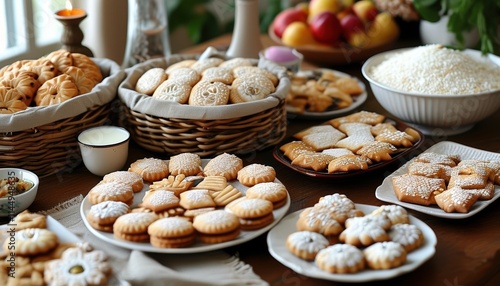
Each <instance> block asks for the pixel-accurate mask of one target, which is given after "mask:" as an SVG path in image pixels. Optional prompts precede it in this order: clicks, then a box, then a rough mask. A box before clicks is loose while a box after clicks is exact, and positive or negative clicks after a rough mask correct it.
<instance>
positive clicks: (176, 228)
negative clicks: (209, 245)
mask: <svg viewBox="0 0 500 286" xmlns="http://www.w3.org/2000/svg"><path fill="white" fill-rule="evenodd" d="M148 234H149V236H150V242H151V245H153V246H154V247H159V248H179V247H187V246H190V245H192V244H193V243H194V241H195V237H196V234H195V230H194V228H193V224H192V223H191V222H190V221H189V220H187V219H185V218H182V217H167V218H162V219H159V220H156V221H155V222H153V223H152V224H150V225H149V227H148Z"/></svg>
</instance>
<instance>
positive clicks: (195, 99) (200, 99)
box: [188, 80, 231, 106]
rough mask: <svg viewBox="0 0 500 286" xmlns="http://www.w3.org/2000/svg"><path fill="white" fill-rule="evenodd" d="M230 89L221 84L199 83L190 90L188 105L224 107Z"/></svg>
mask: <svg viewBox="0 0 500 286" xmlns="http://www.w3.org/2000/svg"><path fill="white" fill-rule="evenodd" d="M230 93H231V88H230V86H229V85H227V84H224V83H222V82H210V81H205V80H202V81H199V82H198V83H197V84H196V85H195V86H194V87H193V89H192V90H191V94H190V95H189V100H188V103H189V105H197V106H216V105H226V104H227V103H228V101H229V95H230Z"/></svg>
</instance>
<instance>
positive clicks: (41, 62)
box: [21, 58, 59, 84]
mask: <svg viewBox="0 0 500 286" xmlns="http://www.w3.org/2000/svg"><path fill="white" fill-rule="evenodd" d="M21 70H28V71H31V72H34V73H36V74H37V75H38V82H39V83H40V84H43V83H44V82H46V81H47V80H49V79H51V78H54V77H56V76H57V74H58V73H59V71H58V70H57V67H56V66H55V65H54V63H52V62H51V61H49V60H48V59H44V58H41V59H38V60H31V61H29V62H27V63H26V64H24V65H23V66H22V67H21Z"/></svg>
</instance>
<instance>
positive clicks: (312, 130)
mask: <svg viewBox="0 0 500 286" xmlns="http://www.w3.org/2000/svg"><path fill="white" fill-rule="evenodd" d="M337 131H338V130H337V129H336V128H334V127H333V126H331V125H327V124H323V125H316V126H312V127H309V128H307V129H304V130H301V131H299V132H297V133H295V134H293V137H294V138H296V139H298V140H302V138H304V136H306V135H309V134H312V133H321V132H337ZM344 137H345V134H344Z"/></svg>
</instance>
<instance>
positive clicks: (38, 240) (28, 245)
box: [3, 228, 59, 256]
mask: <svg viewBox="0 0 500 286" xmlns="http://www.w3.org/2000/svg"><path fill="white" fill-rule="evenodd" d="M12 243H15V249H12ZM58 243H59V239H58V237H57V235H56V234H55V233H53V232H52V231H50V230H48V229H44V228H25V229H22V230H19V231H17V230H16V232H15V240H14V242H12V240H9V239H7V240H5V241H4V244H3V250H4V252H5V253H10V252H12V251H15V253H16V256H18V255H19V256H27V255H38V254H43V253H47V252H49V251H51V250H52V249H54V248H55V247H56V246H57V244H58Z"/></svg>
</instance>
